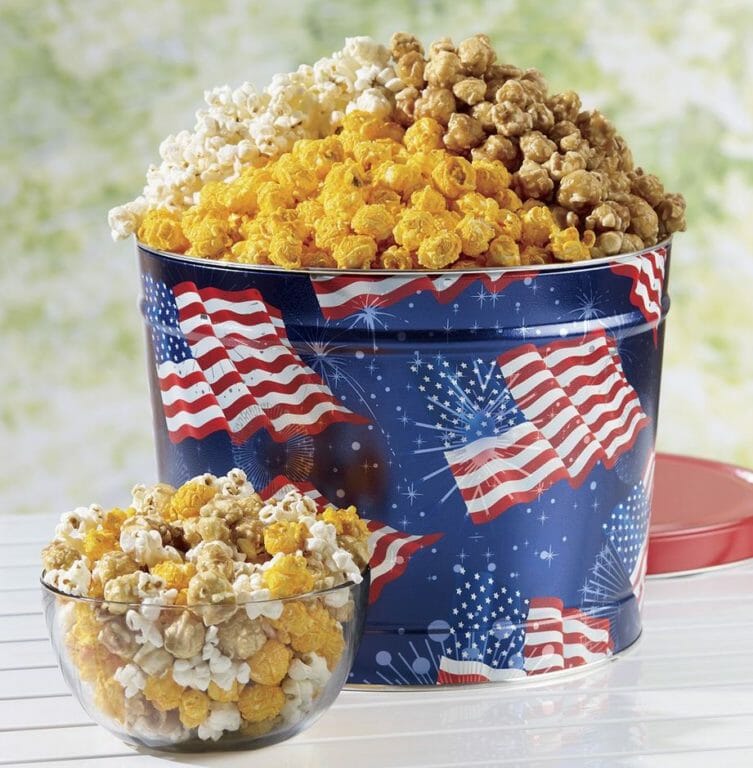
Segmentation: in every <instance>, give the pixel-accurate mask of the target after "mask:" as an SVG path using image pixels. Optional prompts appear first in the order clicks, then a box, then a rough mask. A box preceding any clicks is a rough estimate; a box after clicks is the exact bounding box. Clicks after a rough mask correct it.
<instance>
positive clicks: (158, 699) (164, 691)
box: [144, 671, 184, 712]
mask: <svg viewBox="0 0 753 768" xmlns="http://www.w3.org/2000/svg"><path fill="white" fill-rule="evenodd" d="M183 690H184V687H183V686H182V685H178V683H176V682H175V680H173V678H172V676H171V675H170V672H169V671H168V672H167V673H166V674H164V675H162V677H155V676H154V675H149V676H147V678H146V683H145V684H144V697H145V698H146V699H147V701H151V702H152V704H153V705H154V707H155V709H158V710H159V711H160V712H167V711H168V710H170V709H177V708H178V707H179V706H180V700H181V696H182V695H183Z"/></svg>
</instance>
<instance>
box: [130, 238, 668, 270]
mask: <svg viewBox="0 0 753 768" xmlns="http://www.w3.org/2000/svg"><path fill="white" fill-rule="evenodd" d="M671 243H672V236H671V235H670V237H668V238H666V239H665V240H662V241H661V242H659V243H656V245H651V246H648V247H646V248H642V249H641V250H640V251H631V252H630V253H621V254H619V255H617V256H600V257H599V258H596V259H584V260H582V261H563V262H558V263H556V264H521V265H520V266H517V267H491V268H483V267H479V268H478V269H444V270H428V269H427V270H423V269H325V268H323V267H313V268H310V269H284V268H283V267H277V266H274V265H273V264H242V263H240V262H237V261H217V260H215V259H202V258H200V257H197V256H186V255H185V254H182V253H173V252H171V251H160V250H159V249H158V248H152V247H151V246H149V245H146V243H142V242H141V241H140V240H136V247H137V250H141V251H145V252H147V253H150V254H152V255H154V256H159V257H161V258H164V259H169V260H171V261H177V262H182V263H184V264H194V265H198V264H200V265H202V266H205V267H209V268H211V269H229V270H236V271H240V272H262V273H267V274H279V275H307V276H312V275H313V276H317V277H342V276H346V277H355V276H359V277H361V278H363V277H405V278H406V279H408V278H416V277H429V276H434V277H436V276H451V275H492V276H495V277H497V276H499V277H501V276H502V275H504V274H508V273H527V272H536V273H541V272H562V271H568V270H581V269H588V268H589V267H590V268H594V267H600V266H607V265H611V264H621V263H623V262H625V261H628V260H630V259H634V258H635V257H636V256H640V255H641V254H643V253H649V252H651V251H655V250H657V249H659V248H667V249H669V248H670V246H671Z"/></svg>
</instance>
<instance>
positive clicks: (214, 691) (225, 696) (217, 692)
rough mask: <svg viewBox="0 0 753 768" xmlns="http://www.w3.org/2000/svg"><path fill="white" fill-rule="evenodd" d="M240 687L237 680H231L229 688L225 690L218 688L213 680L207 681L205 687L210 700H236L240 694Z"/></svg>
mask: <svg viewBox="0 0 753 768" xmlns="http://www.w3.org/2000/svg"><path fill="white" fill-rule="evenodd" d="M240 693H241V688H240V686H239V685H238V681H237V680H233V682H232V684H231V685H230V688H228V689H227V690H225V689H224V688H220V686H219V685H217V683H215V682H214V680H211V681H210V683H209V687H208V688H207V696H209V698H210V699H211V700H212V701H223V702H227V701H238V697H239V696H240Z"/></svg>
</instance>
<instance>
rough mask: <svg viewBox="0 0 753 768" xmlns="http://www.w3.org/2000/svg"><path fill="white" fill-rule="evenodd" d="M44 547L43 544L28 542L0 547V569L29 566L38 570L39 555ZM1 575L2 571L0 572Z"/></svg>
mask: <svg viewBox="0 0 753 768" xmlns="http://www.w3.org/2000/svg"><path fill="white" fill-rule="evenodd" d="M43 547H44V542H42V543H41V544H40V543H37V542H28V543H21V544H2V545H0V569H4V568H8V567H9V566H15V565H31V566H34V567H35V568H40V567H41V566H40V565H39V555H40V552H41V551H42V548H43ZM0 574H2V570H0Z"/></svg>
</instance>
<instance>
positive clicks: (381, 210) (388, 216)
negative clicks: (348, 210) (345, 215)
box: [350, 204, 396, 242]
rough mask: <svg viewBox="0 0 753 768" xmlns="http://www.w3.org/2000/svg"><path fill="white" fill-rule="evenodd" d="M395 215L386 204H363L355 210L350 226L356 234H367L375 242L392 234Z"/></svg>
mask: <svg viewBox="0 0 753 768" xmlns="http://www.w3.org/2000/svg"><path fill="white" fill-rule="evenodd" d="M395 224H396V216H395V215H394V214H393V213H392V212H391V211H390V210H389V208H387V206H386V205H379V204H372V205H364V206H362V207H361V208H359V209H358V211H356V213H355V215H354V216H353V220H352V221H351V224H350V226H351V227H352V228H353V231H354V232H355V233H356V234H357V235H368V236H369V237H372V238H374V240H376V241H377V242H378V241H380V240H387V239H388V238H389V237H391V236H392V229H393V227H394V226H395Z"/></svg>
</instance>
